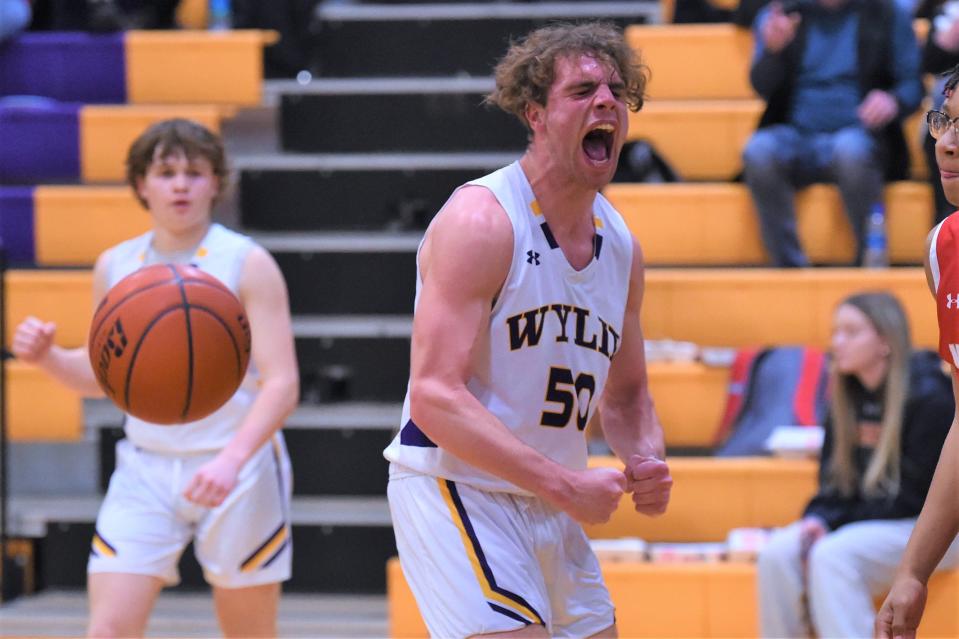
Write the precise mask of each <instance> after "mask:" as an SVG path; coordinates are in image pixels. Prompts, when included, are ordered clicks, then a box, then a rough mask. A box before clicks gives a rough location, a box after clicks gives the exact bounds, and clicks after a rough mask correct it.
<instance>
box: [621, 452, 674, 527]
mask: <svg viewBox="0 0 959 639" xmlns="http://www.w3.org/2000/svg"><path fill="white" fill-rule="evenodd" d="M624 472H625V474H626V492H629V493H632V494H633V504H635V506H636V512H640V513H642V514H644V515H649V516H650V517H656V516H657V515H662V514H663V513H664V512H666V506H668V505H669V493H670V491H671V490H672V487H673V478H672V477H671V476H670V474H669V466H668V465H667V464H666V462H664V461H662V460H661V459H656V458H655V457H643V456H642V455H632V456H631V457H630V458H629V462H628V463H627V464H626V470H625V471H624Z"/></svg>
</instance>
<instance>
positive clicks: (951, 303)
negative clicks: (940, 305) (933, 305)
mask: <svg viewBox="0 0 959 639" xmlns="http://www.w3.org/2000/svg"><path fill="white" fill-rule="evenodd" d="M946 308H959V296H957V295H953V294H952V293H946Z"/></svg>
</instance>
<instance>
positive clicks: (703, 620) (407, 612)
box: [386, 558, 959, 639]
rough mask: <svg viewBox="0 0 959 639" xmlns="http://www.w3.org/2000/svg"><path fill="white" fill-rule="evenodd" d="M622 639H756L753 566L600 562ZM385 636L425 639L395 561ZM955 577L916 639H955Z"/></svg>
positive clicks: (937, 580) (938, 580) (940, 576)
mask: <svg viewBox="0 0 959 639" xmlns="http://www.w3.org/2000/svg"><path fill="white" fill-rule="evenodd" d="M601 563H602V570H603V577H604V580H605V582H606V587H607V588H609V593H610V596H611V597H612V600H613V604H614V605H615V606H616V625H617V627H618V629H619V636H620V637H636V638H647V637H648V638H650V639H653V638H666V637H672V638H675V639H680V638H682V639H704V638H707V637H716V638H720V637H743V638H745V637H756V636H758V634H759V627H758V619H759V615H758V611H757V608H756V606H757V603H756V602H757V600H758V599H757V593H756V567H755V564H752V563H733V562H717V563H704V562H695V563H645V562H642V563H638V562H623V563H614V562H608V561H607V562H601ZM386 589H387V607H388V610H389V634H390V637H393V638H394V639H399V638H401V637H402V638H405V639H419V638H425V637H427V636H428V634H427V632H426V626H425V625H424V624H423V621H422V618H421V617H420V615H419V610H418V609H417V607H416V601H415V600H414V599H413V593H412V592H410V589H409V586H408V585H407V584H406V580H405V579H404V578H403V573H402V571H401V569H400V564H399V561H398V560H397V559H396V558H393V559H390V560H389V561H388V562H387V566H386ZM957 602H959V572H957V571H947V572H942V573H937V574H935V575H933V577H932V579H931V580H930V582H929V599H928V600H927V602H926V611H925V614H924V615H923V618H922V624H921V625H920V626H919V633H918V636H920V637H956V636H959V606H957V605H956V604H957Z"/></svg>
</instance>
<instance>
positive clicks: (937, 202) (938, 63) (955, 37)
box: [919, 0, 959, 224]
mask: <svg viewBox="0 0 959 639" xmlns="http://www.w3.org/2000/svg"><path fill="white" fill-rule="evenodd" d="M957 9H959V1H957V0H932V1H927V2H926V3H924V5H923V7H922V11H923V13H922V14H920V15H919V17H925V18H928V19H929V35H928V36H927V37H926V43H925V45H923V48H922V73H923V75H926V74H932V75H933V76H936V81H935V83H933V86H932V87H931V88H930V90H929V99H930V102H931V104H932V108H933V109H936V110H938V109H941V108H942V102H943V100H945V95H944V92H943V87H944V86H945V82H946V75H947V74H948V72H949V70H950V69H951V68H952V67H954V66H955V65H957V64H959V13H957ZM920 134H921V135H922V150H923V156H924V158H925V161H926V167H927V168H928V169H929V184H930V185H931V186H932V192H933V213H934V215H935V224H938V223H939V222H942V221H943V220H944V219H946V216H947V215H949V214H950V213H952V212H953V211H954V210H955V207H953V206H952V204H950V203H949V200H947V199H946V194H945V193H944V192H943V190H942V182H941V181H940V179H939V168H938V167H937V166H936V140H935V138H933V137H932V136H931V135H929V134H928V130H927V129H926V128H925V127H923V130H922V131H921V132H920Z"/></svg>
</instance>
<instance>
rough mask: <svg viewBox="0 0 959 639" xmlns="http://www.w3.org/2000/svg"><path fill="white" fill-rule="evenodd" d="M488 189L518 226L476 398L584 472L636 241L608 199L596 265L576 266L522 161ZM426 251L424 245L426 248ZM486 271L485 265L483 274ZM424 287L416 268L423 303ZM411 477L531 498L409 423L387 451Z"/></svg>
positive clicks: (487, 180)
mask: <svg viewBox="0 0 959 639" xmlns="http://www.w3.org/2000/svg"><path fill="white" fill-rule="evenodd" d="M468 184H471V185H478V186H483V187H485V188H487V189H489V190H490V191H491V192H492V193H493V195H495V196H496V199H497V200H498V201H499V203H500V205H501V206H502V207H503V209H505V211H506V214H507V215H508V216H509V219H510V222H511V223H512V226H513V260H512V264H511V265H510V269H509V273H508V275H507V276H506V280H505V282H504V284H503V288H502V290H501V292H500V295H499V297H498V298H497V299H496V302H495V304H494V305H493V308H492V311H491V312H490V317H489V324H488V330H487V331H484V332H483V333H482V334H481V335H480V337H479V340H480V342H479V343H480V347H479V348H476V349H475V350H474V352H475V355H474V359H473V362H472V364H471V368H472V370H471V377H470V379H469V381H468V383H467V388H468V389H469V391H470V392H471V393H472V394H473V395H474V396H475V397H476V398H477V399H478V400H479V401H480V403H481V404H482V405H483V406H485V407H486V409H487V410H489V411H490V412H491V413H492V414H493V415H495V416H496V417H497V418H499V420H500V421H502V422H503V424H505V425H506V427H507V428H509V429H510V430H511V431H512V433H513V434H514V435H515V436H516V437H517V438H519V439H520V440H521V441H523V442H525V443H526V444H528V445H530V446H532V447H533V448H535V449H536V450H538V451H539V452H541V453H542V454H544V455H545V456H546V457H549V458H550V459H552V460H554V461H556V462H557V463H559V464H562V465H563V466H566V467H568V468H571V469H583V468H585V467H586V457H587V454H586V439H585V435H584V429H585V428H586V424H587V422H588V421H589V419H590V418H591V417H592V416H593V413H594V412H595V411H596V406H597V404H598V403H599V398H600V396H601V395H602V393H603V388H604V386H605V384H606V377H607V374H608V372H609V366H610V361H611V360H612V358H613V356H614V355H615V354H616V351H617V350H618V349H619V347H620V344H621V336H622V327H623V318H624V316H625V309H626V298H627V295H628V293H629V278H630V270H631V265H632V259H633V239H632V236H631V235H630V232H629V229H628V228H627V227H626V224H625V223H624V222H623V219H622V217H621V216H620V215H619V213H618V212H617V211H616V209H614V208H613V207H612V205H611V204H610V203H609V202H608V201H607V200H606V198H604V197H603V196H602V195H597V196H596V200H595V201H594V203H593V216H594V222H595V226H596V235H595V241H594V250H593V259H592V261H590V263H589V264H588V265H587V266H586V267H585V268H583V269H582V270H580V271H576V270H574V269H573V267H572V266H570V264H569V262H568V261H567V260H566V256H565V255H564V254H563V251H562V249H560V248H559V245H558V244H557V243H556V240H555V239H554V237H553V234H552V233H551V232H550V230H549V226H548V225H547V224H546V220H545V219H544V217H543V214H542V212H541V211H540V209H539V206H538V204H537V203H536V201H535V196H534V195H533V189H532V187H531V186H530V184H529V182H528V181H527V179H526V175H525V174H524V173H523V169H522V168H521V167H520V165H519V162H514V163H513V164H511V165H509V166H507V167H505V168H502V169H500V170H498V171H496V172H494V173H491V174H490V175H487V176H485V177H483V178H480V179H478V180H475V181H473V182H469V183H468ZM421 246H422V244H421ZM477 268H482V265H477ZM421 284H422V282H421V280H420V276H419V272H418V269H417V278H416V298H417V302H418V301H419V293H420V287H421ZM384 455H385V456H386V458H387V459H388V460H390V461H391V462H394V463H395V464H396V465H397V466H399V467H400V468H397V467H394V468H393V470H392V472H393V473H394V475H396V474H402V473H403V472H404V469H405V470H411V471H414V472H418V473H422V474H426V475H433V476H436V477H441V478H444V479H449V480H452V481H457V482H462V483H465V484H469V485H471V486H474V487H476V488H480V489H482V490H488V491H500V492H509V493H515V494H520V495H528V494H529V493H528V492H526V491H524V490H523V489H520V488H519V487H518V486H516V485H514V484H512V483H510V482H507V481H505V480H503V479H500V478H499V477H495V476H493V475H491V474H490V473H487V472H485V471H482V470H480V469H478V468H476V467H474V466H471V465H469V464H467V463H465V462H463V461H461V460H460V459H458V458H457V457H455V456H453V455H451V454H449V453H447V452H446V451H444V450H443V449H441V448H438V447H437V446H436V445H435V444H434V443H433V442H432V441H431V440H430V439H429V438H428V437H427V436H426V435H425V433H424V432H423V431H422V430H420V428H419V427H418V426H417V425H416V424H415V423H414V422H413V421H412V420H411V419H410V395H409V387H407V393H406V401H405V402H404V404H403V416H402V421H401V429H400V432H399V433H398V434H397V436H396V437H395V438H394V439H393V441H392V442H391V443H390V445H389V446H388V447H387V448H386V450H385V451H384Z"/></svg>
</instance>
